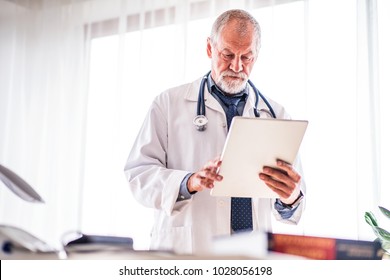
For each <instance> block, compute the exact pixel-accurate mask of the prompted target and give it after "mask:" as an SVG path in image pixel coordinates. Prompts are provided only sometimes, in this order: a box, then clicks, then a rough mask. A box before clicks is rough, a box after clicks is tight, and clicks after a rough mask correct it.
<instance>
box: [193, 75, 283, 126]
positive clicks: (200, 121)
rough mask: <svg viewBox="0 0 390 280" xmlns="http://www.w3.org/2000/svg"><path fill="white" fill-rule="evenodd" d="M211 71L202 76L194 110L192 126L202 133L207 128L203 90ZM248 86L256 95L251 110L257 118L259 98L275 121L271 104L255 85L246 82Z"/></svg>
mask: <svg viewBox="0 0 390 280" xmlns="http://www.w3.org/2000/svg"><path fill="white" fill-rule="evenodd" d="M210 73H211V71H209V72H208V73H207V74H206V75H204V76H203V78H202V81H201V83H200V87H199V94H198V103H197V108H196V114H197V115H196V117H195V119H194V121H193V122H194V124H195V126H196V129H197V130H199V131H204V130H205V129H206V127H207V122H208V120H207V117H206V104H205V100H204V89H205V86H206V82H207V79H208V76H209V75H210ZM248 83H249V85H250V86H251V87H252V89H253V90H254V92H255V94H256V100H255V107H254V108H253V111H254V114H255V116H256V117H257V118H259V117H260V113H259V112H258V110H257V105H258V103H259V97H260V98H261V99H262V100H263V101H264V103H265V105H266V106H267V107H268V109H269V112H270V115H271V116H272V117H273V118H274V119H276V114H275V112H274V110H273V108H272V106H271V104H270V103H269V102H268V100H267V99H266V98H265V97H264V96H263V95H262V94H261V92H260V91H259V90H258V89H257V88H256V87H255V85H254V84H253V83H252V81H250V80H248Z"/></svg>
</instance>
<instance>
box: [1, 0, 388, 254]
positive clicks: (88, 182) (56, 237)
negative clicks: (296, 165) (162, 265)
mask: <svg viewBox="0 0 390 280" xmlns="http://www.w3.org/2000/svg"><path fill="white" fill-rule="evenodd" d="M228 8H245V9H248V10H250V11H251V12H252V13H253V14H254V15H255V16H256V17H257V18H258V20H259V22H260V24H261V26H262V49H261V52H260V56H259V59H258V62H257V65H256V66H255V69H254V71H253V74H252V80H253V81H254V83H255V84H256V85H257V87H258V88H259V89H260V90H261V91H262V92H263V94H265V95H267V96H269V97H271V98H273V99H275V100H277V101H279V102H280V103H282V104H284V105H285V106H286V108H287V110H288V111H289V112H290V113H291V115H292V116H293V117H294V118H296V119H299V118H303V119H308V120H309V128H308V133H307V135H306V136H305V140H304V143H303V147H302V151H301V152H302V158H303V164H304V168H305V174H304V175H305V179H306V181H307V185H308V193H307V199H308V204H307V208H306V213H305V216H304V217H303V221H302V223H301V224H300V225H299V226H297V227H291V226H282V225H280V224H278V223H275V231H280V232H292V233H294V232H295V233H299V234H309V235H319V236H335V237H346V238H359V239H371V238H373V235H372V232H371V229H370V228H369V227H368V226H367V225H365V221H364V217H363V215H364V211H377V210H376V207H377V205H383V206H385V207H386V206H387V207H389V208H390V191H389V187H388V186H389V184H390V179H388V178H387V176H386V171H387V170H389V163H388V162H387V160H386V159H387V158H388V157H389V156H390V148H389V147H388V145H387V143H390V139H388V138H389V137H390V136H389V135H390V133H389V129H390V128H389V127H390V126H389V125H388V120H389V119H390V116H389V114H390V113H389V111H388V110H387V107H388V106H389V103H390V101H389V94H388V92H390V84H389V80H388V78H387V77H389V76H390V75H389V74H390V66H389V65H390V57H389V54H388V52H387V50H388V49H390V43H389V39H388V38H387V37H388V36H387V34H389V31H390V30H389V29H390V22H389V19H388V18H389V17H388V15H389V14H390V5H389V1H385V0H376V1H374V0H373V1H370V0H338V1H336V0H304V1H303V0H301V1H299V0H296V1H287V0H272V1H269V0H252V1H251V0H246V1H244V0H242V1H227V0H225V1H224V0H214V1H207V0H204V1H200V0H187V1H179V0H170V1H168V0H167V1H152V0H150V1H137V0H133V1H131V0H110V1H108V0H107V1H106V0H94V1H93V0H90V1H88V0H84V1H83V0H54V1H45V0H35V1H34V0H30V1H21V0H20V1H17V0H15V1H5V0H0V62H1V63H0V112H1V113H2V114H1V117H0V135H1V137H0V164H2V165H5V166H7V167H9V168H11V169H12V170H14V171H15V172H17V173H18V174H19V175H21V176H22V177H23V178H25V179H26V180H27V181H28V182H29V183H30V184H31V185H33V186H34V188H35V189H36V190H37V191H38V192H39V193H40V194H41V195H42V197H43V198H44V200H45V201H46V203H45V204H42V205H41V204H30V203H27V202H25V201H22V200H20V199H18V198H17V197H15V196H14V195H13V194H12V193H10V192H9V191H8V190H6V189H5V188H0V223H3V224H12V225H16V226H19V227H21V228H24V229H26V230H28V231H30V232H32V233H33V234H35V235H37V236H38V237H41V238H42V239H44V240H46V241H48V242H49V243H51V244H54V245H59V241H60V240H61V236H62V234H63V233H64V232H67V231H71V230H82V231H85V232H87V233H95V234H111V235H126V236H131V237H133V238H134V239H135V245H136V248H140V249H143V248H147V245H148V235H149V230H150V226H151V222H152V218H153V217H152V211H151V210H150V209H144V208H143V207H141V206H140V205H138V203H137V202H136V201H134V200H133V198H132V197H131V194H130V193H129V190H128V188H127V183H126V180H125V178H124V175H123V171H122V170H123V166H124V163H125V160H126V158H127V155H128V152H129V151H130V148H131V145H132V141H133V140H134V138H135V136H136V134H137V132H138V129H139V127H140V125H141V123H142V121H143V118H144V117H145V114H146V110H147V109H148V107H149V104H150V102H151V100H152V98H153V97H154V96H156V95H157V94H158V93H160V92H161V91H162V90H164V89H166V88H167V87H170V86H174V85H178V84H180V83H183V82H187V81H191V80H194V79H196V78H197V77H199V76H201V75H202V74H204V73H205V72H206V71H207V70H208V69H209V67H210V65H209V60H208V58H207V56H206V51H205V48H206V38H207V36H208V35H209V31H210V27H211V24H212V22H213V20H214V18H215V16H216V15H218V14H219V13H220V12H221V11H223V10H225V9H228ZM194 114H195V108H194Z"/></svg>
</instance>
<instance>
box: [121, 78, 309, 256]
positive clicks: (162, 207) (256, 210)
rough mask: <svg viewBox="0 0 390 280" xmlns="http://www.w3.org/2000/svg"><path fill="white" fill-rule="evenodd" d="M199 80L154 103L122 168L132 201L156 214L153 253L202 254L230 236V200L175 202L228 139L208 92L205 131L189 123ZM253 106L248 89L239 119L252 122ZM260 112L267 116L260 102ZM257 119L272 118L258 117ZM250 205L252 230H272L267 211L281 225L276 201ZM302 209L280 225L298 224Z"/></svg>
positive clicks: (204, 194) (279, 110) (203, 195)
mask: <svg viewBox="0 0 390 280" xmlns="http://www.w3.org/2000/svg"><path fill="white" fill-rule="evenodd" d="M200 81H201V79H198V80H196V81H194V82H192V83H189V84H185V85H181V86H179V87H175V88H172V89H169V90H167V91H165V92H163V93H162V94H160V95H159V96H157V97H156V98H155V100H154V102H153V103H152V105H151V107H150V110H149V112H148V114H147V116H146V119H145V121H144V123H143V125H142V128H141V130H140V132H139V135H138V137H137V139H136V140H135V143H134V146H133V148H132V150H131V152H130V155H129V157H128V160H127V163H126V166H125V174H126V177H127V179H128V181H129V185H130V189H131V191H132V193H133V195H134V197H135V198H136V199H137V200H138V201H139V202H140V203H141V204H143V205H144V206H146V207H151V208H154V209H155V222H154V226H153V229H152V233H151V249H159V250H163V249H167V250H173V251H175V252H176V253H179V254H180V253H185V254H191V253H192V254H204V253H207V252H208V250H209V249H210V245H211V242H212V239H213V238H215V237H218V236H226V235H229V234H230V198H227V197H214V196H210V191H209V190H204V191H201V192H198V193H196V194H194V195H192V197H191V198H190V199H188V200H183V201H177V198H178V194H179V189H180V183H181V182H182V180H183V178H184V177H185V176H186V175H187V174H188V173H189V172H196V171H198V170H199V169H201V168H202V166H203V165H204V164H205V163H206V162H207V161H209V160H211V159H214V158H215V157H216V156H219V155H220V154H221V152H222V149H223V146H224V143H225V139H226V136H227V124H226V117H225V113H224V111H223V109H222V107H221V106H220V104H219V103H218V101H217V100H216V99H215V98H214V97H212V96H211V95H210V93H209V92H208V90H207V87H206V88H205V104H206V115H207V117H208V120H209V122H208V125H207V129H206V130H205V131H202V132H200V131H198V130H196V128H195V126H194V124H193V119H194V117H195V116H196V106H197V100H198V92H199V86H200ZM268 101H269V102H270V104H271V106H272V107H273V109H274V111H275V114H276V115H277V118H289V116H288V115H287V113H286V112H285V110H284V108H283V107H282V106H280V105H279V104H277V103H275V102H274V101H272V100H270V99H268ZM254 104H255V93H254V92H253V90H252V89H250V94H249V96H248V99H247V103H246V106H245V108H244V112H243V116H251V117H255V115H254V112H253V108H254ZM258 109H265V110H266V111H268V108H267V106H266V105H265V104H264V102H263V101H262V100H260V101H259V105H258ZM261 117H268V118H270V117H271V116H269V115H267V114H266V113H264V112H262V113H261ZM301 189H304V186H303V183H302V186H301ZM252 201H253V202H252V203H253V227H254V230H255V231H256V230H259V231H271V212H273V214H274V215H275V217H276V219H278V220H281V217H280V215H279V213H278V212H277V211H276V210H275V209H274V208H273V204H274V200H273V199H252ZM303 204H304V203H301V205H300V206H299V208H298V209H297V211H295V213H294V215H293V216H292V217H291V218H290V219H288V220H284V222H287V223H297V222H298V221H299V219H300V216H301V212H302V209H303V207H304V206H303Z"/></svg>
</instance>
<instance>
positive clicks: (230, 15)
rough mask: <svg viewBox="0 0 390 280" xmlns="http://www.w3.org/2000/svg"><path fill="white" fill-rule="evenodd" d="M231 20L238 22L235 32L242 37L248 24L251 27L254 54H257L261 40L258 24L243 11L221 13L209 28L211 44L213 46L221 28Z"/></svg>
mask: <svg viewBox="0 0 390 280" xmlns="http://www.w3.org/2000/svg"><path fill="white" fill-rule="evenodd" d="M232 20H238V21H239V22H240V24H239V26H238V28H237V31H238V32H239V33H240V34H242V35H244V34H245V33H246V32H248V23H250V24H252V25H253V28H254V31H255V40H256V52H257V53H258V52H259V50H260V39H261V29H260V24H259V22H258V21H257V20H256V19H255V18H254V17H253V16H252V15H251V14H249V13H248V12H246V11H244V10H239V9H234V10H228V11H226V12H224V13H222V14H221V15H220V16H219V17H218V18H217V19H216V20H215V22H214V24H213V26H212V28H211V34H210V39H211V42H212V43H213V44H215V43H216V42H217V41H218V39H219V36H220V33H221V30H222V28H223V27H224V26H225V25H226V24H227V23H229V22H230V21H232Z"/></svg>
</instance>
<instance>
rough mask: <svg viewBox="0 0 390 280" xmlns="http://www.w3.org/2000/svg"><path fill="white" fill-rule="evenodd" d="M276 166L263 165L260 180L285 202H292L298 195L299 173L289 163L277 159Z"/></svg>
mask: <svg viewBox="0 0 390 280" xmlns="http://www.w3.org/2000/svg"><path fill="white" fill-rule="evenodd" d="M276 163H277V168H272V167H269V166H265V167H264V168H263V172H261V173H260V174H259V177H260V179H261V180H263V181H264V183H265V184H266V185H267V186H268V187H269V188H271V189H272V190H273V191H274V192H276V193H277V194H278V195H279V197H280V200H281V201H282V202H283V203H285V204H292V203H293V202H294V201H295V200H296V199H297V198H298V196H299V193H300V187H299V182H300V181H301V175H299V174H298V172H296V171H295V170H294V168H293V167H292V165H291V164H289V163H286V162H284V161H282V160H277V162H276Z"/></svg>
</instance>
